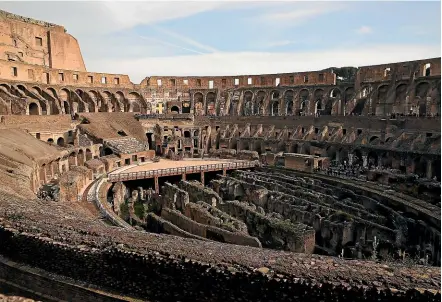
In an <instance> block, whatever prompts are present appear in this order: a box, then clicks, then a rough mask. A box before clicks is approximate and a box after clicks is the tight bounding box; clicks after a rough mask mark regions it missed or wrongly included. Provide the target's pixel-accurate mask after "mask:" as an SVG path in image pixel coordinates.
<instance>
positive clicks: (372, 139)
mask: <svg viewBox="0 0 442 302" xmlns="http://www.w3.org/2000/svg"><path fill="white" fill-rule="evenodd" d="M379 142H380V140H379V137H378V136H376V135H373V136H372V137H370V140H369V143H370V144H372V145H377V144H379Z"/></svg>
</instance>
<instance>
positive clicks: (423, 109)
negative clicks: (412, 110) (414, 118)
mask: <svg viewBox="0 0 442 302" xmlns="http://www.w3.org/2000/svg"><path fill="white" fill-rule="evenodd" d="M418 108H419V112H418V113H419V115H425V114H426V113H427V102H426V101H425V100H420V101H419V103H418Z"/></svg>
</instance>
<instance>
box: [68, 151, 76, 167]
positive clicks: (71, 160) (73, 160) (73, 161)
mask: <svg viewBox="0 0 442 302" xmlns="http://www.w3.org/2000/svg"><path fill="white" fill-rule="evenodd" d="M76 158H77V155H76V154H75V152H72V153H71V154H69V158H68V163H69V167H70V166H75V165H76V164H77V163H76V161H77V160H76Z"/></svg>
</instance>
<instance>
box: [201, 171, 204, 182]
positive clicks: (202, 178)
mask: <svg viewBox="0 0 442 302" xmlns="http://www.w3.org/2000/svg"><path fill="white" fill-rule="evenodd" d="M201 183H202V184H203V185H204V171H201Z"/></svg>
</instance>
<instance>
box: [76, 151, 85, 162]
mask: <svg viewBox="0 0 442 302" xmlns="http://www.w3.org/2000/svg"><path fill="white" fill-rule="evenodd" d="M77 165H78V166H84V151H83V150H82V149H80V150H78V153H77Z"/></svg>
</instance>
